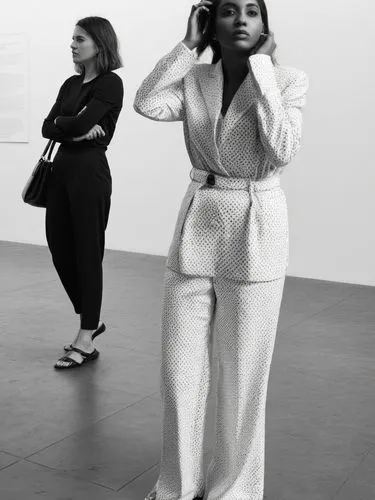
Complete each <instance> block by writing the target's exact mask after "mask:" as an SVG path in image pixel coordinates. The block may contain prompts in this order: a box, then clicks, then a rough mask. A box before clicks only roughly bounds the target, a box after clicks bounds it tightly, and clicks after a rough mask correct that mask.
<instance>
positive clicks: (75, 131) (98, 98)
mask: <svg viewBox="0 0 375 500" xmlns="http://www.w3.org/2000/svg"><path fill="white" fill-rule="evenodd" d="M123 96H124V90H123V84H122V80H121V78H120V77H119V76H118V75H117V74H116V73H112V72H108V73H104V74H102V75H99V76H97V77H96V78H94V79H93V80H91V81H90V82H87V83H83V75H74V76H71V77H70V78H68V79H67V80H66V81H65V82H64V83H63V85H62V86H61V88H60V91H59V94H58V96H57V99H56V102H55V104H54V105H53V107H52V109H51V111H50V112H49V114H48V116H47V118H46V119H45V120H44V122H43V127H42V135H43V137H46V138H47V139H53V140H55V141H57V142H60V143H62V144H66V145H69V146H75V147H80V146H83V145H84V146H85V147H100V148H104V149H107V146H108V144H109V143H110V142H111V139H112V137H113V134H114V131H115V128H116V123H117V120H118V117H119V114H120V111H121V108H122V101H123ZM85 106H86V109H85V110H84V111H83V112H82V113H80V114H78V113H79V112H80V111H81V110H82V109H83V108H84V107H85ZM55 120H56V124H55ZM96 124H98V125H100V126H101V127H102V129H103V130H104V132H105V136H104V137H99V138H98V139H94V140H83V141H80V142H75V141H73V138H74V137H80V136H82V135H85V134H86V133H87V132H89V130H91V129H92V127H93V126H94V125H96Z"/></svg>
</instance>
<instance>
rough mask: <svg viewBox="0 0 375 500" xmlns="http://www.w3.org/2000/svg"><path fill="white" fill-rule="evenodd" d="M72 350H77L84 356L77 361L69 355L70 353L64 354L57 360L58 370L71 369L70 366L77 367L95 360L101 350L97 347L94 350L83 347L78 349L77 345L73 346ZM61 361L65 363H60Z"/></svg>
mask: <svg viewBox="0 0 375 500" xmlns="http://www.w3.org/2000/svg"><path fill="white" fill-rule="evenodd" d="M70 352H77V353H78V354H80V355H81V357H82V361H81V362H79V361H76V360H75V359H72V358H71V357H69V354H65V356H62V357H61V358H60V359H58V360H57V361H56V363H55V368H56V369H57V370H69V369H70V368H77V367H78V366H82V365H84V364H85V363H88V362H89V361H94V360H95V359H97V358H98V356H99V351H97V350H96V349H94V350H93V351H92V352H85V351H82V350H81V349H78V348H77V347H73V348H72V349H70ZM60 362H63V363H65V364H63V365H60V364H59V363H60Z"/></svg>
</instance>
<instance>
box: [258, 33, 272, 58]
mask: <svg viewBox="0 0 375 500" xmlns="http://www.w3.org/2000/svg"><path fill="white" fill-rule="evenodd" d="M276 47H277V45H276V43H275V36H274V34H273V32H272V31H270V34H269V35H268V36H267V37H266V38H265V42H264V43H263V44H262V45H261V46H260V47H259V49H258V50H257V52H256V53H257V54H265V55H267V56H272V55H273V53H274V52H275V50H276Z"/></svg>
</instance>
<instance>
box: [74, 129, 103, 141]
mask: <svg viewBox="0 0 375 500" xmlns="http://www.w3.org/2000/svg"><path fill="white" fill-rule="evenodd" d="M104 136H105V132H104V130H103V129H102V127H101V126H100V125H94V126H93V127H92V129H91V130H89V131H88V132H87V133H86V134H85V135H81V136H80V137H73V142H81V141H84V140H87V141H92V140H93V139H98V138H99V137H104Z"/></svg>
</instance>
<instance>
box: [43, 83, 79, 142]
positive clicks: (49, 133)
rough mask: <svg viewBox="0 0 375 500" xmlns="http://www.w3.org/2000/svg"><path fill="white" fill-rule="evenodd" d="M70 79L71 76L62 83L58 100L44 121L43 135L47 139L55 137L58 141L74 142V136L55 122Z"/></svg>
mask: <svg viewBox="0 0 375 500" xmlns="http://www.w3.org/2000/svg"><path fill="white" fill-rule="evenodd" d="M69 81H70V78H68V80H66V81H65V82H64V83H63V84H62V86H61V88H60V90H59V93H58V95H57V98H56V102H55V104H54V105H53V106H52V109H51V111H50V112H49V113H48V116H47V117H46V119H45V120H44V122H43V125H42V136H43V137H45V138H46V139H53V140H54V141H57V142H72V137H69V136H67V134H65V133H64V132H62V131H61V130H60V129H59V128H58V127H57V126H56V125H55V123H54V120H55V118H57V117H58V116H59V115H60V114H61V103H62V101H63V98H64V93H65V91H66V88H67V86H68V85H69Z"/></svg>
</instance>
